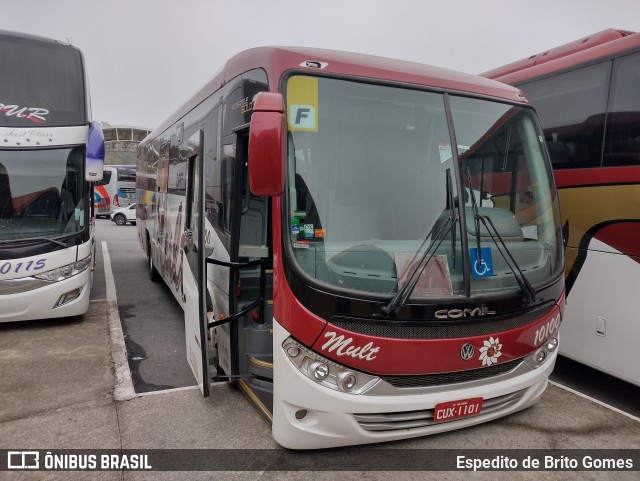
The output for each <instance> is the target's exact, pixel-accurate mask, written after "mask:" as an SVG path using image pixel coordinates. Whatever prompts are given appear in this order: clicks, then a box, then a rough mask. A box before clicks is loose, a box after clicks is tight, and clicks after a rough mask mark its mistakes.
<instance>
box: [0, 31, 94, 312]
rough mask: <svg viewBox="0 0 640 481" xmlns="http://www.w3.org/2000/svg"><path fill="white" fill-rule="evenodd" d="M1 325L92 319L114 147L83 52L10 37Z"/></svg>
mask: <svg viewBox="0 0 640 481" xmlns="http://www.w3.org/2000/svg"><path fill="white" fill-rule="evenodd" d="M0 63H1V64H2V69H1V70H0V322H11V321H22V320H28V319H48V318H55V317H63V316H74V315H79V314H83V313H84V312H86V311H87V309H88V306H89V291H90V289H91V282H92V271H93V264H94V250H95V246H94V230H93V223H92V219H91V216H90V205H91V199H92V197H91V182H92V181H97V180H100V179H101V178H102V167H103V161H104V140H103V136H102V131H101V129H100V127H99V125H98V124H96V123H92V122H91V120H90V107H89V105H90V104H89V97H88V87H87V80H86V75H85V68H84V62H83V57H82V54H81V52H80V50H78V49H77V48H75V47H73V46H71V45H68V44H65V43H61V42H57V41H54V40H49V39H45V38H40V37H34V36H29V35H22V34H17V33H11V32H4V31H2V32H0Z"/></svg>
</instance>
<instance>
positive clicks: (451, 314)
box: [434, 306, 496, 319]
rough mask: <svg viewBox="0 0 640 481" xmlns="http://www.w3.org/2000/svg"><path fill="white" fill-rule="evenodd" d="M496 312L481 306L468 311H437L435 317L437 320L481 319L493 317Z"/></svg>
mask: <svg viewBox="0 0 640 481" xmlns="http://www.w3.org/2000/svg"><path fill="white" fill-rule="evenodd" d="M495 313H496V312H495V311H490V310H489V308H488V307H487V306H480V307H476V308H473V309H471V308H467V309H450V310H448V311H447V310H446V309H441V310H439V311H436V312H435V314H434V316H435V318H436V319H462V318H465V317H475V316H478V317H481V316H492V315H494V314H495Z"/></svg>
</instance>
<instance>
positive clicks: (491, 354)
mask: <svg viewBox="0 0 640 481" xmlns="http://www.w3.org/2000/svg"><path fill="white" fill-rule="evenodd" d="M501 349H502V344H500V340H499V339H498V338H497V337H496V338H495V339H494V338H493V336H491V337H490V338H489V340H488V341H484V346H482V347H481V348H480V360H481V361H482V365H483V366H491V364H497V363H498V358H499V357H500V356H502V352H500V351H501Z"/></svg>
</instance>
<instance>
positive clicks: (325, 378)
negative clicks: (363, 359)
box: [282, 337, 380, 394]
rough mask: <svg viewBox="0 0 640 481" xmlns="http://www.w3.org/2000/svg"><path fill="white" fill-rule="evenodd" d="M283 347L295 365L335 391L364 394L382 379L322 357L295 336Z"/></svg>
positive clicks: (314, 379)
mask: <svg viewBox="0 0 640 481" xmlns="http://www.w3.org/2000/svg"><path fill="white" fill-rule="evenodd" d="M282 349H284V352H285V354H286V356H287V359H289V360H290V361H291V362H292V363H293V364H294V366H296V367H297V368H298V370H299V371H300V372H301V373H302V374H304V375H305V376H306V377H308V378H309V379H311V380H312V381H314V382H317V383H318V384H321V385H323V386H325V387H328V388H329V389H333V390H334V391H340V392H344V393H348V394H362V393H363V392H365V391H367V390H369V389H371V388H372V387H373V386H374V385H376V384H377V383H378V381H380V378H379V377H377V376H371V375H370V374H365V373H363V372H360V371H354V370H353V369H349V368H347V367H345V366H342V365H340V364H338V363H336V362H333V361H330V360H329V359H327V358H325V357H322V356H320V355H318V354H316V353H315V352H313V351H311V350H309V349H307V348H306V347H304V346H303V345H302V344H300V343H299V342H297V341H295V340H294V339H293V338H291V337H290V338H288V339H287V340H286V341H284V342H283V343H282Z"/></svg>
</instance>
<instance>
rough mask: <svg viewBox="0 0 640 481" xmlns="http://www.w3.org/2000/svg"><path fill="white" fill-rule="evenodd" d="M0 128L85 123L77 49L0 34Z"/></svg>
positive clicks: (82, 75)
mask: <svg viewBox="0 0 640 481" xmlns="http://www.w3.org/2000/svg"><path fill="white" fill-rule="evenodd" d="M0 40H2V41H0V65H2V72H1V73H0V127H38V126H40V127H59V126H69V125H83V124H86V123H87V116H86V112H85V107H84V106H85V91H84V72H83V69H82V57H81V54H80V51H78V50H77V49H75V48H73V47H70V46H67V45H62V44H58V43H54V42H42V41H39V40H38V41H36V40H32V39H30V38H25V37H14V36H5V35H2V34H0Z"/></svg>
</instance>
